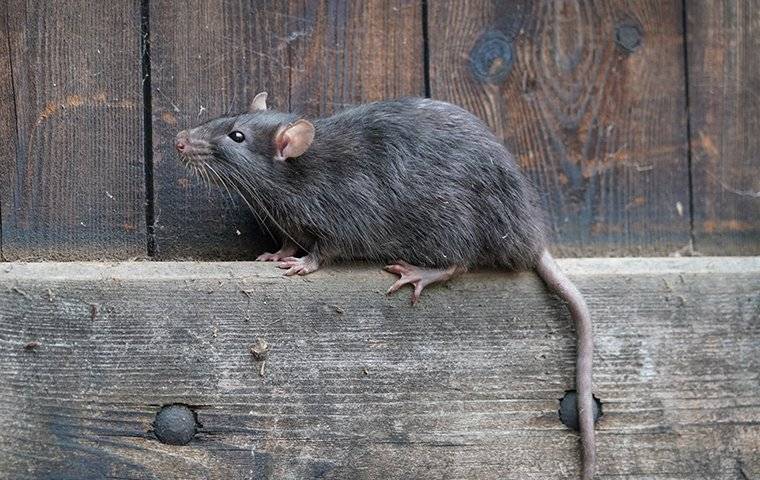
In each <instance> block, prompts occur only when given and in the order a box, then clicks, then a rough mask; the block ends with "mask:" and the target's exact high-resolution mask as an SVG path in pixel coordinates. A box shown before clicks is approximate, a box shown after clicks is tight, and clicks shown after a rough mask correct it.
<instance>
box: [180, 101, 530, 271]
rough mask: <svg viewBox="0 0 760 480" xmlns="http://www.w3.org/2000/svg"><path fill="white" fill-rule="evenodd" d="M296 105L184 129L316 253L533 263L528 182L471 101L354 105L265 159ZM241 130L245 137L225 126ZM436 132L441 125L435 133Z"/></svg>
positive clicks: (518, 265)
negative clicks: (297, 151)
mask: <svg viewBox="0 0 760 480" xmlns="http://www.w3.org/2000/svg"><path fill="white" fill-rule="evenodd" d="M296 118H297V117H295V116H292V115H285V114H282V113H278V112H272V111H268V110H264V111H258V112H253V113H246V114H242V115H240V116H237V117H232V118H225V119H219V120H212V121H211V122H209V123H207V124H205V125H202V126H201V127H198V128H197V129H196V130H193V131H191V135H192V136H202V137H203V138H205V139H207V140H209V143H210V144H211V145H212V149H213V150H214V155H213V157H212V158H210V159H207V160H206V161H207V163H209V165H211V166H213V167H214V169H216V171H217V172H218V173H219V174H220V175H221V176H222V177H224V178H225V180H228V181H230V182H231V183H234V184H236V186H237V187H238V188H240V189H241V191H243V192H244V193H246V194H248V196H249V197H250V198H249V200H251V201H252V202H253V203H254V207H258V208H259V209H260V210H261V211H262V212H268V214H267V213H265V215H267V216H270V215H271V218H269V221H270V223H274V224H278V225H279V226H280V228H282V229H283V230H284V232H285V234H286V235H288V236H291V237H293V239H295V240H296V242H297V243H299V244H300V245H302V246H303V247H304V248H306V249H307V250H314V248H313V247H314V246H317V247H318V251H319V254H320V257H321V258H320V260H321V262H324V261H329V260H331V259H333V258H341V259H358V258H361V259H366V260H370V261H377V262H389V261H394V260H398V259H403V260H405V261H407V262H409V263H412V264H415V265H419V266H427V267H446V266H449V265H462V266H465V267H468V268H472V267H476V266H488V267H501V268H508V269H510V270H526V269H532V268H533V267H535V265H536V264H537V262H538V258H539V256H540V254H541V252H542V251H543V249H544V233H543V218H542V214H541V209H540V208H538V200H537V196H536V194H535V191H534V189H533V188H532V187H531V186H530V185H529V183H528V181H527V180H526V178H525V176H524V175H523V174H522V173H521V172H520V171H519V169H518V167H517V165H516V164H515V161H514V159H513V157H512V155H511V154H510V153H509V152H508V151H507V150H506V149H505V148H504V146H503V145H502V144H501V143H500V142H499V140H498V139H497V138H496V137H495V136H494V135H493V134H492V133H491V132H490V131H489V130H488V128H487V127H486V126H485V125H484V124H483V123H482V122H481V121H480V120H478V119H477V118H476V117H475V116H473V115H472V114H471V113H469V112H467V111H466V110H463V109H461V108H459V107H456V106H454V105H451V104H448V103H444V102H439V101H435V100H428V99H418V98H408V99H401V100H398V101H386V102H374V103H369V104H366V105H361V106H358V107H354V108H351V109H348V110H345V111H343V112H341V113H338V114H336V115H334V116H331V117H327V118H321V119H316V120H314V121H313V123H314V127H315V130H316V135H315V138H314V142H313V143H312V145H311V147H310V148H309V149H308V150H307V152H306V153H305V154H303V155H302V156H300V157H298V158H291V159H288V160H287V161H285V162H282V161H278V160H273V157H274V146H273V142H272V139H273V137H274V135H275V131H276V130H277V128H278V127H280V126H281V125H282V124H286V123H288V122H290V121H293V120H294V119H296ZM231 130H240V131H242V132H243V133H244V134H245V135H246V141H245V142H243V143H242V144H237V143H235V142H233V141H231V140H229V139H228V138H227V134H228V133H229V132H230V131H231ZM441 132H445V135H441Z"/></svg>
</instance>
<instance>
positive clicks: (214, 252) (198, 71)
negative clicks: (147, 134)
mask: <svg viewBox="0 0 760 480" xmlns="http://www.w3.org/2000/svg"><path fill="white" fill-rule="evenodd" d="M150 22H151V48H152V51H151V57H152V58H151V67H152V82H151V87H152V92H153V94H152V103H153V161H154V167H155V168H154V175H153V177H154V189H155V201H154V205H155V218H156V222H155V223H156V228H155V237H156V239H155V240H156V257H157V258H159V259H177V258H184V257H192V258H198V259H210V258H217V259H218V258H251V257H252V256H254V253H255V252H257V251H260V250H262V248H263V245H268V244H269V240H268V237H266V236H265V235H263V234H262V232H261V231H260V230H259V228H258V226H257V224H256V222H255V220H254V218H255V217H254V215H253V214H252V213H251V212H249V211H248V209H247V207H246V205H245V204H244V202H242V201H240V200H239V199H238V198H237V197H234V196H233V197H230V196H227V195H226V192H224V191H223V190H221V189H217V188H216V187H214V188H209V187H208V186H207V185H205V184H204V183H203V182H202V181H201V180H200V179H199V178H194V177H192V176H191V174H190V173H189V172H188V171H187V170H186V169H185V168H184V167H183V166H182V165H181V164H180V163H179V161H178V157H177V153H176V151H175V150H174V137H175V135H176V134H177V132H179V131H180V130H182V129H185V128H188V127H191V126H195V125H197V124H199V123H201V122H203V121H205V120H209V119H211V118H214V117H217V116H220V115H223V114H225V113H239V112H242V111H246V110H247V108H248V104H249V103H250V101H251V100H252V99H253V97H254V95H256V93H258V92H259V91H267V92H268V93H269V101H268V103H269V104H270V106H272V107H274V108H280V109H285V110H287V107H288V95H289V91H288V85H289V78H290V66H289V63H288V30H287V24H288V16H287V2H285V1H277V0H273V1H264V2H253V1H240V0H212V1H205V0H183V1H180V2H175V1H168V0H155V1H152V2H151V4H150Z"/></svg>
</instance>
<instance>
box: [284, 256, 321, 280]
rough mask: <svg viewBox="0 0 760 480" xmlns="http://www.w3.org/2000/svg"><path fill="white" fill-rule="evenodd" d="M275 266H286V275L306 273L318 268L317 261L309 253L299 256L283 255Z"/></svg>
mask: <svg viewBox="0 0 760 480" xmlns="http://www.w3.org/2000/svg"><path fill="white" fill-rule="evenodd" d="M277 266H278V267H280V268H283V269H285V268H287V269H288V271H287V272H285V275H286V276H288V277H290V276H293V275H307V274H309V273H311V272H315V271H317V270H318V269H319V263H318V262H317V261H316V260H314V259H313V258H312V257H311V256H310V255H306V256H305V257H301V258H297V257H285V258H283V259H281V261H280V263H279V265H277Z"/></svg>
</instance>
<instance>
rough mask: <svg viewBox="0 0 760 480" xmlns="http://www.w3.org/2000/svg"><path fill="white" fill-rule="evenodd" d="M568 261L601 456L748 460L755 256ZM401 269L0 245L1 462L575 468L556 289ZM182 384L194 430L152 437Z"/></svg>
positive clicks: (614, 459) (445, 472)
mask: <svg viewBox="0 0 760 480" xmlns="http://www.w3.org/2000/svg"><path fill="white" fill-rule="evenodd" d="M560 264H561V266H562V267H563V268H564V269H565V270H566V272H567V273H568V274H569V275H570V276H571V277H572V278H573V279H574V280H575V281H576V282H577V284H578V286H579V288H580V289H581V290H582V291H583V292H584V293H585V295H586V297H587V300H588V302H589V306H590V308H591V312H592V315H593V318H594V322H595V325H594V329H595V333H596V354H595V388H594V391H595V393H596V395H597V397H599V398H600V399H601V401H602V402H603V411H604V415H603V417H602V418H601V420H600V421H599V423H598V425H597V429H598V444H599V447H598V450H599V453H598V458H599V475H598V478H607V477H613V476H614V477H615V478H621V477H623V478H662V479H664V478H721V479H722V478H726V479H728V478H731V479H733V478H736V479H741V478H757V477H758V476H760V455H758V454H757V453H758V452H757V450H758V445H760V402H759V401H758V398H760V381H759V379H760V377H759V376H758V372H760V258H735V257H732V258H661V259H582V260H570V259H567V260H561V261H560ZM392 280H393V277H392V276H391V275H390V274H387V273H384V272H382V271H381V270H380V269H379V268H377V267H375V266H353V267H335V268H330V269H326V270H324V271H320V272H317V273H315V274H312V275H310V276H307V277H304V278H284V277H282V276H281V274H280V272H279V271H278V270H277V269H276V267H275V266H274V265H271V264H256V263H248V262H237V263H192V262H188V263H151V262H137V263H39V264H20V263H4V264H0V352H2V354H0V402H2V408H0V471H2V472H3V475H7V476H8V477H7V478H43V477H44V478H48V477H50V478H52V477H55V478H63V477H66V478H69V477H71V478H103V477H111V476H112V477H120V478H162V479H167V478H169V479H175V478H176V479H188V478H232V479H237V478H241V479H242V478H384V479H400V478H473V479H489V478H494V479H496V478H499V479H502V478H515V479H517V478H519V479H538V478H575V477H576V476H577V472H578V471H579V468H578V456H579V452H578V438H577V434H575V433H574V432H572V431H570V430H568V429H567V428H566V427H565V426H563V425H562V423H560V421H559V419H558V415H557V410H558V408H559V402H558V399H559V398H561V397H562V396H563V394H564V392H565V391H566V390H568V389H571V388H572V387H573V382H572V379H573V371H574V355H575V348H574V334H573V329H572V327H571V325H570V322H569V320H568V317H567V311H566V309H565V307H564V306H563V305H562V304H561V302H559V301H558V300H557V299H556V298H554V297H552V296H551V295H549V294H548V293H547V292H546V290H545V289H544V287H543V286H542V284H541V283H540V281H539V280H538V279H537V277H535V275H533V274H530V273H525V274H502V273H498V272H479V273H472V274H467V275H465V276H463V277H460V278H458V279H455V280H453V281H451V282H450V283H449V284H448V285H446V286H444V287H436V288H431V289H430V290H429V291H426V292H425V293H424V294H423V298H422V302H421V303H420V304H419V305H417V306H415V307H412V306H411V305H409V297H408V294H409V292H408V291H402V292H400V293H399V294H397V295H396V296H393V297H386V296H385V295H383V293H384V291H385V289H386V288H387V287H388V286H389V285H390V284H391V282H392ZM257 338H261V339H263V340H265V341H266V342H267V344H268V345H269V352H268V353H267V354H266V358H265V360H264V361H263V362H262V361H261V360H256V359H255V358H254V356H253V355H252V354H251V353H250V351H249V349H250V346H251V345H252V344H254V342H255V341H256V339H257ZM259 347H260V346H259ZM174 403H181V404H185V405H188V406H189V408H190V412H191V414H190V415H189V417H188V418H189V419H190V420H189V421H191V423H194V422H195V420H196V419H197V422H198V424H197V429H198V431H197V433H196V434H195V435H194V436H193V437H192V439H191V440H190V442H189V444H187V445H169V444H165V443H162V442H160V441H159V440H158V439H157V438H156V433H155V431H154V425H153V423H154V421H155V416H156V414H157V413H158V412H159V410H160V409H161V407H162V406H164V405H169V404H174ZM190 427H191V428H192V427H194V426H193V425H190ZM180 437H181V435H180Z"/></svg>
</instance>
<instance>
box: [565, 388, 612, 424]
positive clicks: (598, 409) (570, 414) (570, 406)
mask: <svg viewBox="0 0 760 480" xmlns="http://www.w3.org/2000/svg"><path fill="white" fill-rule="evenodd" d="M593 400H594V404H593V405H594V423H596V422H597V421H598V420H599V417H601V416H602V415H604V414H603V413H602V402H601V401H600V400H599V399H598V398H596V397H593ZM559 419H560V420H561V421H562V423H564V424H565V426H566V427H567V428H570V429H572V430H580V425H579V424H578V394H577V393H576V392H575V390H570V391H568V392H565V396H564V397H562V399H560V401H559Z"/></svg>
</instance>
